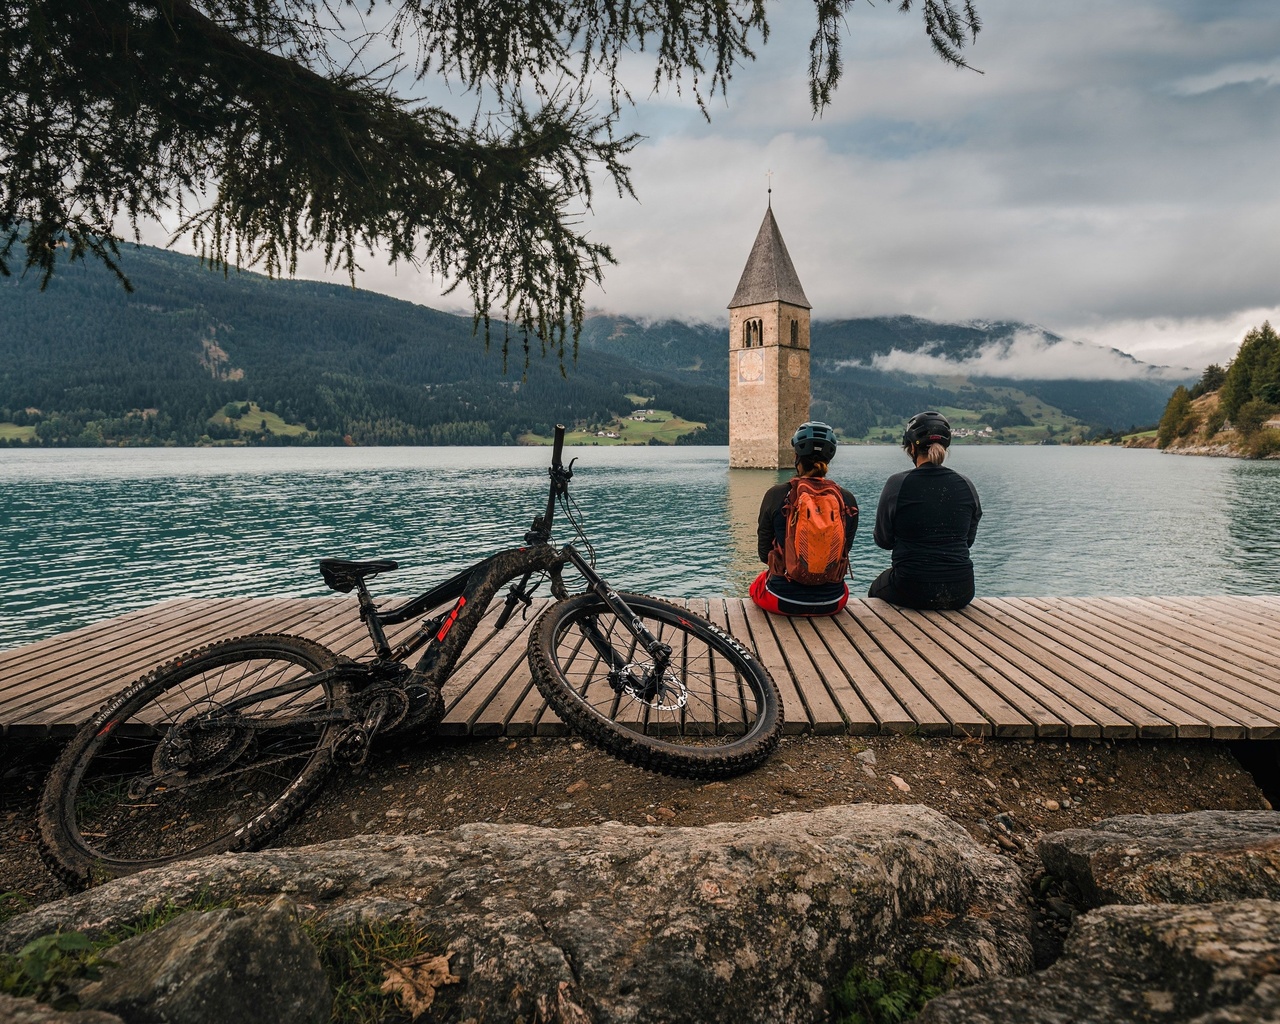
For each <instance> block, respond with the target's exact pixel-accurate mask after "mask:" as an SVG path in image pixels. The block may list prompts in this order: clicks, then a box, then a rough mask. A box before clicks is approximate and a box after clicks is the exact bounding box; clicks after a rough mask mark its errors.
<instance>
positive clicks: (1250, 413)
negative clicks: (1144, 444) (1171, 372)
mask: <svg viewBox="0 0 1280 1024" xmlns="http://www.w3.org/2000/svg"><path fill="white" fill-rule="evenodd" d="M1155 443H1156V446H1157V447H1158V448H1167V449H1171V450H1174V451H1190V452H1207V453H1211V454H1230V455H1241V456H1246V457H1249V458H1255V459H1266V458H1280V335H1277V334H1276V332H1275V329H1274V328H1273V327H1272V326H1271V324H1270V322H1269V321H1267V322H1264V323H1263V324H1262V326H1261V327H1255V328H1254V329H1253V330H1251V331H1249V333H1248V334H1246V335H1245V337H1244V340H1243V341H1242V342H1241V343H1240V350H1239V352H1237V353H1236V356H1235V358H1234V359H1232V360H1231V362H1230V363H1228V364H1227V366H1226V368H1225V369H1224V368H1223V367H1221V366H1218V365H1216V364H1215V365H1212V366H1209V367H1208V368H1206V369H1205V371H1204V373H1203V375H1202V376H1201V377H1200V380H1198V381H1197V382H1196V384H1195V386H1194V387H1192V388H1191V390H1189V391H1188V390H1187V389H1186V388H1185V387H1181V386H1179V387H1177V388H1175V389H1174V392H1173V394H1172V396H1170V398H1169V402H1168V404H1167V405H1166V406H1165V409H1164V414H1163V415H1162V416H1161V417H1160V426H1159V429H1158V431H1157V433H1156V441H1155Z"/></svg>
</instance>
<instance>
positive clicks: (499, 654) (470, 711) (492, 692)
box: [436, 601, 528, 736]
mask: <svg viewBox="0 0 1280 1024" xmlns="http://www.w3.org/2000/svg"><path fill="white" fill-rule="evenodd" d="M501 609H502V602H499V601H495V602H494V604H493V607H491V608H490V609H489V610H488V611H487V612H486V614H485V617H484V618H483V619H482V620H481V622H480V625H479V626H477V627H476V631H475V633H473V634H472V636H471V640H470V642H469V643H468V645H467V647H468V649H470V650H471V653H472V656H471V657H470V658H469V659H468V660H467V661H466V662H465V663H460V664H459V666H458V668H456V669H455V670H454V672H453V674H452V675H451V676H449V678H448V679H447V680H446V681H445V684H444V687H443V690H442V692H443V694H444V700H445V713H444V720H443V721H442V722H441V723H440V724H439V725H438V726H437V727H436V732H437V734H438V735H440V736H466V735H476V736H479V735H487V736H493V735H496V734H497V733H498V732H500V731H501V728H500V727H499V728H497V729H495V728H493V727H492V723H489V724H487V725H486V726H483V727H481V730H482V731H481V732H476V722H477V721H478V720H479V718H480V715H481V713H482V712H483V711H484V709H485V708H486V707H487V706H488V705H489V703H490V701H492V700H493V699H494V698H495V697H496V696H497V694H498V691H499V690H500V689H501V688H502V687H503V685H504V684H505V683H506V681H507V678H508V677H509V676H510V675H511V674H512V672H513V671H514V670H515V669H516V668H517V667H518V666H519V665H520V663H521V662H523V661H524V660H525V657H526V646H525V643H524V642H522V640H524V639H525V630H526V629H527V628H528V623H527V622H521V621H520V620H519V619H513V620H512V621H510V622H508V623H507V624H506V625H505V626H503V627H502V629H499V630H495V629H493V623H494V622H495V621H496V619H497V617H498V615H499V614H501Z"/></svg>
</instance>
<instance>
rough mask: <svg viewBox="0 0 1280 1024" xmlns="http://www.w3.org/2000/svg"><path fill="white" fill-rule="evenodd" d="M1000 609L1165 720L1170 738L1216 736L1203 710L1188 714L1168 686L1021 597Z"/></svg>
mask: <svg viewBox="0 0 1280 1024" xmlns="http://www.w3.org/2000/svg"><path fill="white" fill-rule="evenodd" d="M1000 607H1001V614H1002V615H1003V616H1004V617H1005V618H1006V620H1007V621H1013V622H1018V623H1020V624H1021V626H1022V627H1023V628H1024V629H1027V630H1029V631H1033V632H1035V634H1036V640H1037V643H1038V644H1040V645H1041V646H1045V647H1047V648H1049V649H1050V650H1052V651H1055V652H1057V653H1058V654H1060V655H1061V656H1063V657H1067V658H1071V659H1073V660H1074V661H1075V663H1076V665H1077V666H1079V667H1080V668H1081V669H1082V670H1083V671H1085V672H1087V673H1088V674H1089V675H1091V676H1092V677H1093V678H1094V679H1096V680H1097V681H1098V682H1099V683H1100V684H1101V685H1102V686H1105V687H1108V688H1110V689H1111V690H1112V691H1113V692H1115V693H1116V694H1124V695H1125V696H1126V698H1127V699H1129V700H1131V701H1132V702H1133V703H1135V704H1137V705H1139V706H1141V707H1143V708H1145V709H1146V710H1147V711H1148V712H1149V713H1151V714H1153V715H1156V716H1158V717H1159V718H1160V719H1162V720H1163V722H1164V723H1167V724H1165V725H1164V726H1162V728H1164V729H1166V730H1167V729H1170V728H1172V729H1173V730H1174V731H1173V732H1172V733H1171V734H1170V735H1174V736H1182V737H1186V738H1196V739H1204V738H1207V737H1209V736H1210V735H1212V732H1211V726H1210V724H1209V723H1208V722H1207V721H1206V720H1205V717H1204V716H1203V714H1202V713H1201V712H1200V711H1199V710H1197V711H1188V710H1187V709H1185V708H1183V707H1182V706H1181V705H1179V704H1175V703H1173V701H1171V700H1170V699H1169V697H1171V696H1173V695H1172V694H1170V693H1168V691H1167V690H1166V689H1165V688H1164V687H1161V686H1159V685H1156V684H1154V683H1153V682H1151V681H1150V680H1148V679H1144V678H1142V677H1141V676H1139V675H1138V674H1136V673H1134V672H1132V670H1130V669H1129V668H1128V666H1125V665H1123V664H1122V663H1120V662H1118V661H1117V660H1116V659H1115V658H1113V657H1111V656H1109V655H1108V654H1106V653H1105V651H1103V650H1102V649H1101V648H1100V647H1099V646H1097V645H1096V644H1095V643H1090V642H1088V641H1085V640H1081V639H1079V638H1078V637H1075V636H1073V635H1071V633H1069V632H1068V631H1066V630H1064V629H1062V628H1061V627H1060V626H1058V625H1057V624H1055V623H1052V622H1049V621H1047V620H1044V619H1042V618H1038V617H1037V616H1035V615H1034V614H1031V612H1030V610H1029V608H1028V607H1027V606H1026V605H1025V603H1024V601H1023V600H1022V599H1020V598H1005V599H1004V600H1003V601H1002V602H1001V605H1000ZM1152 735H1154V733H1153V734H1152Z"/></svg>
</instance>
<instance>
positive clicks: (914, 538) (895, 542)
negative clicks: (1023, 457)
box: [867, 410, 982, 608]
mask: <svg viewBox="0 0 1280 1024" xmlns="http://www.w3.org/2000/svg"><path fill="white" fill-rule="evenodd" d="M950 446H951V424H950V423H948V422H947V418H946V417H945V416H943V415H942V414H941V413H939V412H934V411H932V410H930V411H928V412H921V413H917V414H916V415H915V416H912V417H911V420H910V422H908V423H907V429H906V431H905V432H904V433H903V435H902V447H903V450H904V451H905V452H906V453H907V456H908V457H909V458H910V459H911V461H912V462H914V463H915V468H914V469H907V470H903V471H902V472H901V473H896V474H895V475H893V476H891V477H890V478H889V479H888V481H887V482H886V483H885V485H884V491H883V492H882V493H881V495H880V505H879V507H878V508H877V509H876V525H875V534H874V536H875V542H876V544H877V545H878V546H879V547H882V548H887V549H888V550H890V551H892V552H893V558H892V563H891V564H890V566H889V568H888V569H886V570H885V571H884V572H882V573H881V574H880V575H879V576H877V577H876V579H875V581H874V582H873V583H872V584H871V589H870V590H868V591H867V596H868V597H879V598H882V599H883V600H885V601H888V602H890V603H891V604H896V605H902V606H903V607H906V608H963V607H964V606H965V605H967V604H968V603H969V602H970V601H972V600H973V594H974V584H973V561H972V560H971V559H970V558H969V548H971V547H972V546H973V540H974V537H976V536H977V533H978V520H979V519H981V518H982V504H981V503H980V502H979V501H978V492H977V490H976V489H975V488H974V486H973V483H972V481H970V480H969V478H968V477H965V476H962V475H961V474H959V473H957V472H956V471H955V470H953V469H948V468H947V467H945V466H943V464H942V462H943V460H944V459H945V458H946V457H947V449H948V448H949V447H950Z"/></svg>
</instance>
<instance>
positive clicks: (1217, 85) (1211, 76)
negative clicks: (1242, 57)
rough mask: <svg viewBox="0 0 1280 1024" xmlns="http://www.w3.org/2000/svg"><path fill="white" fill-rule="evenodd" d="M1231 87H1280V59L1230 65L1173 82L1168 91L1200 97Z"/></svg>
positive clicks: (1179, 94)
mask: <svg viewBox="0 0 1280 1024" xmlns="http://www.w3.org/2000/svg"><path fill="white" fill-rule="evenodd" d="M1233 85H1259V86H1264V87H1266V88H1275V87H1276V86H1280V58H1276V59H1275V60H1269V61H1263V62H1258V61H1254V62H1251V63H1248V64H1230V65H1228V66H1226V67H1222V68H1216V69H1214V70H1213V71H1209V72H1207V73H1204V74H1199V75H1189V76H1188V77H1186V78H1183V79H1181V80H1179V81H1177V82H1174V83H1173V85H1172V87H1171V89H1170V91H1171V92H1173V93H1174V94H1175V95H1178V96H1200V95H1203V94H1204V93H1208V92H1213V91H1214V90H1216V89H1226V88H1229V87H1230V86H1233Z"/></svg>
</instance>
